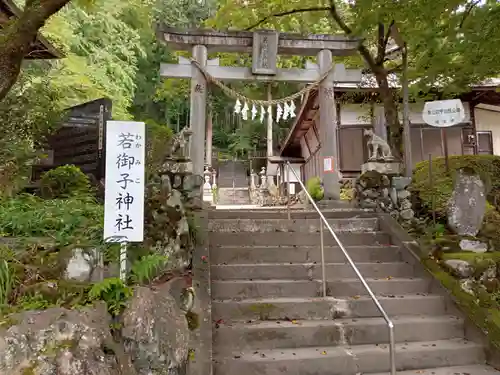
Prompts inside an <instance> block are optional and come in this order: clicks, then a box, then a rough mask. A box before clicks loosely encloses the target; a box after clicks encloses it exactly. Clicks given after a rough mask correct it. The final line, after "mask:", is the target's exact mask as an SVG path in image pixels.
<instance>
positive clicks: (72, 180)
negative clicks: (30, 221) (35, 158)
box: [40, 165, 92, 199]
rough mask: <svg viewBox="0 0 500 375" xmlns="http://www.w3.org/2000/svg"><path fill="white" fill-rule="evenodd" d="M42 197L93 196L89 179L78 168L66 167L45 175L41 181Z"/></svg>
mask: <svg viewBox="0 0 500 375" xmlns="http://www.w3.org/2000/svg"><path fill="white" fill-rule="evenodd" d="M40 184H41V186H40V191H41V194H42V197H44V198H46V199H58V198H70V197H75V196H80V195H83V196H86V195H90V194H91V191H92V189H91V186H90V180H89V178H88V177H87V176H86V175H85V174H84V173H83V172H82V171H81V170H80V169H79V168H78V167H76V166H74V165H64V166H61V167H57V168H55V169H52V170H50V171H48V172H46V173H44V174H43V176H42V178H41V181H40Z"/></svg>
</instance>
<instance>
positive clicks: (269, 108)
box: [267, 106, 273, 121]
mask: <svg viewBox="0 0 500 375" xmlns="http://www.w3.org/2000/svg"><path fill="white" fill-rule="evenodd" d="M267 115H268V116H269V119H270V120H271V121H273V107H272V106H269V107H267Z"/></svg>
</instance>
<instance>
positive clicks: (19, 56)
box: [0, 0, 71, 101]
mask: <svg viewBox="0 0 500 375" xmlns="http://www.w3.org/2000/svg"><path fill="white" fill-rule="evenodd" d="M70 1H71V0H44V1H35V0H30V1H28V2H27V3H26V6H25V7H24V9H23V12H22V13H21V14H20V16H19V18H18V19H16V20H15V21H14V22H12V23H9V24H8V26H7V27H6V28H4V29H3V35H2V44H1V45H0V77H1V78H0V101H2V100H3V99H4V98H5V96H6V95H7V93H8V92H9V90H10V89H11V87H12V86H13V85H14V83H15V82H16V80H17V77H18V76H19V72H20V70H21V64H22V61H23V59H24V58H25V57H26V55H28V54H29V52H30V48H31V45H32V43H33V42H34V41H35V40H36V37H37V35H38V31H39V30H40V28H42V27H43V26H44V25H45V22H46V21H47V20H48V19H49V18H50V17H51V16H52V15H53V14H55V13H57V12H58V11H59V10H61V8H63V7H64V6H65V5H66V4H67V3H69V2H70Z"/></svg>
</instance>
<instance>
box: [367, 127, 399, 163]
mask: <svg viewBox="0 0 500 375" xmlns="http://www.w3.org/2000/svg"><path fill="white" fill-rule="evenodd" d="M363 134H364V136H365V137H367V138H368V141H367V144H368V152H370V151H371V154H370V156H369V157H368V160H394V156H392V151H391V148H390V147H389V145H388V144H387V142H386V141H385V140H383V139H382V138H381V137H379V136H378V135H376V134H375V133H374V132H373V130H372V129H365V131H364V132H363Z"/></svg>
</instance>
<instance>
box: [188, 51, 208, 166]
mask: <svg viewBox="0 0 500 375" xmlns="http://www.w3.org/2000/svg"><path fill="white" fill-rule="evenodd" d="M192 56H193V59H195V60H196V61H198V63H199V64H200V66H202V67H203V68H204V67H205V66H206V65H207V47H206V46H203V45H195V46H193V55H192ZM190 110H191V116H190V120H189V126H190V127H191V130H192V131H193V135H192V136H191V144H190V145H189V149H190V154H191V159H192V161H193V173H194V174H195V175H198V176H203V170H204V164H205V148H204V147H203V145H205V133H206V131H205V123H206V121H207V82H206V79H205V76H204V75H203V73H202V72H200V70H199V69H198V68H197V67H196V66H194V65H191V102H190Z"/></svg>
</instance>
